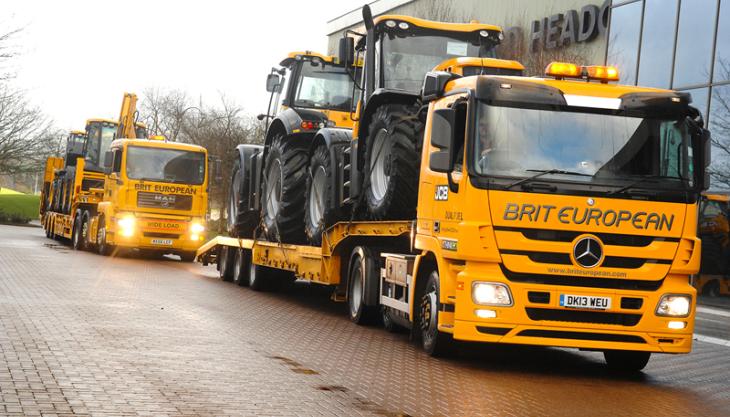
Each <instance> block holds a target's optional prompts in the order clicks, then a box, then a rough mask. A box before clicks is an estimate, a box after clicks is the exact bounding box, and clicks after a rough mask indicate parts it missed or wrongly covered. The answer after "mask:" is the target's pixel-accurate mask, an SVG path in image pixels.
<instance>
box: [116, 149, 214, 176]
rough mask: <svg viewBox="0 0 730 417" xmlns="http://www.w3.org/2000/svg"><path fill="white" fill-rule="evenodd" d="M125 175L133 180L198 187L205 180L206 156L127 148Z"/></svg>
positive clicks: (173, 150) (170, 150)
mask: <svg viewBox="0 0 730 417" xmlns="http://www.w3.org/2000/svg"><path fill="white" fill-rule="evenodd" d="M126 172H127V177H128V178H129V179H133V180H146V181H158V182H171V183H176V184H191V185H200V184H202V183H203V182H204V180H205V154H204V153H203V152H193V151H183V150H179V149H163V148H150V147H146V146H144V147H143V146H129V147H128V148H127V168H126Z"/></svg>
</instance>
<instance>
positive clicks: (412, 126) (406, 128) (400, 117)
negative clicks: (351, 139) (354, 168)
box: [365, 104, 423, 220]
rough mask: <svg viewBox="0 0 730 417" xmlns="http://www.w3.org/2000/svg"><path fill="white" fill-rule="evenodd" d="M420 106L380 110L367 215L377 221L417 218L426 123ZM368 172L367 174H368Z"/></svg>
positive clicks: (372, 138)
mask: <svg viewBox="0 0 730 417" xmlns="http://www.w3.org/2000/svg"><path fill="white" fill-rule="evenodd" d="M417 110H418V109H417V108H416V106H406V105H401V104H389V105H384V106H382V107H380V108H379V109H378V110H376V112H375V115H374V116H373V120H372V122H371V125H370V128H369V134H368V138H367V145H366V146H367V150H366V155H365V161H366V163H367V164H369V165H368V167H367V168H366V169H367V170H369V175H368V177H367V178H366V179H365V182H366V184H367V185H366V190H365V193H366V195H365V197H366V201H367V211H368V215H369V216H370V218H372V219H374V220H383V219H409V218H412V217H413V216H415V214H416V202H417V199H418V172H419V169H420V162H421V156H420V155H419V154H418V149H419V147H420V144H421V141H422V140H423V138H422V136H423V123H422V122H421V121H420V120H419V119H418V116H417V115H416V112H417ZM367 172H368V171H366V173H367Z"/></svg>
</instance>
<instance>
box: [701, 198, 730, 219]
mask: <svg viewBox="0 0 730 417" xmlns="http://www.w3.org/2000/svg"><path fill="white" fill-rule="evenodd" d="M724 214H725V211H724V210H723V207H722V206H721V205H720V203H719V202H717V201H711V200H708V201H707V202H706V203H705V204H704V207H703V208H702V217H717V216H722V215H724Z"/></svg>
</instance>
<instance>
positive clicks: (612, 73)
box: [545, 62, 619, 83]
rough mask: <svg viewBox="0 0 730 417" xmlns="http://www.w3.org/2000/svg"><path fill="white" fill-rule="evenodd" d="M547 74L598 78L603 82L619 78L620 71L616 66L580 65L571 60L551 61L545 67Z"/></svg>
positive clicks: (589, 78)
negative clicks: (570, 61)
mask: <svg viewBox="0 0 730 417" xmlns="http://www.w3.org/2000/svg"><path fill="white" fill-rule="evenodd" d="M545 75H547V76H549V77H555V78H557V79H563V78H583V79H586V80H588V81H590V80H598V81H601V82H602V83H607V82H609V81H618V80H619V71H618V69H617V68H616V67H612V66H607V65H589V66H580V65H576V64H572V63H569V62H551V63H550V64H548V66H547V67H546V68H545Z"/></svg>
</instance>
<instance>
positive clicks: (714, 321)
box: [695, 316, 728, 324]
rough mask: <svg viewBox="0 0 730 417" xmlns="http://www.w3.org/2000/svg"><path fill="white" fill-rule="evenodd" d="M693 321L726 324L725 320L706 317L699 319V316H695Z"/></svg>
mask: <svg viewBox="0 0 730 417" xmlns="http://www.w3.org/2000/svg"><path fill="white" fill-rule="evenodd" d="M695 320H699V321H709V322H712V323H719V324H728V323H727V320H716V319H708V318H707V317H700V316H696V317H695Z"/></svg>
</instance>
